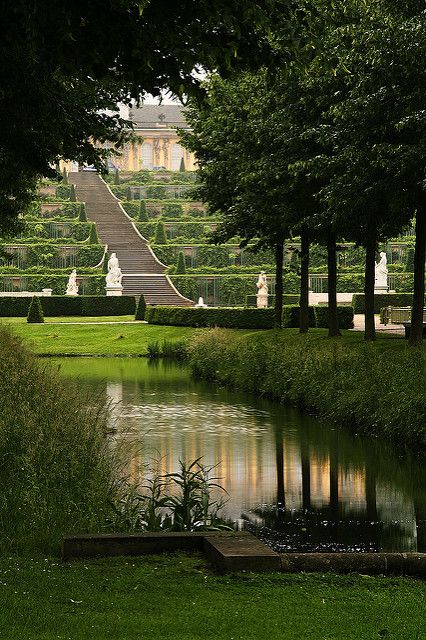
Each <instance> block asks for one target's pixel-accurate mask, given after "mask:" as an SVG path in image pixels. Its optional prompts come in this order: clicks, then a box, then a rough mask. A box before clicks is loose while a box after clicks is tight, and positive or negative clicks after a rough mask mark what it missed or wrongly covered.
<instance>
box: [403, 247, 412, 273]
mask: <svg viewBox="0 0 426 640" xmlns="http://www.w3.org/2000/svg"><path fill="white" fill-rule="evenodd" d="M404 270H405V272H406V273H413V272H414V247H413V246H411V245H410V246H408V247H407V256H406V259H405V269H404Z"/></svg>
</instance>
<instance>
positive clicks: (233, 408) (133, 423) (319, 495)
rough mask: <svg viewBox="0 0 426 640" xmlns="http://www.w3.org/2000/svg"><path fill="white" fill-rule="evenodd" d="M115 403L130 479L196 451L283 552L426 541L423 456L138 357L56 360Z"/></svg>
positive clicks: (406, 546) (240, 510)
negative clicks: (154, 465) (148, 466)
mask: <svg viewBox="0 0 426 640" xmlns="http://www.w3.org/2000/svg"><path fill="white" fill-rule="evenodd" d="M53 362H54V363H55V364H56V365H58V367H59V370H60V372H61V375H63V376H64V377H66V378H73V379H76V381H77V384H78V385H79V386H81V389H82V391H83V390H84V391H86V390H89V391H91V392H92V391H93V392H95V393H96V394H97V395H98V396H99V397H100V398H101V399H102V401H103V402H105V403H108V404H109V405H110V410H109V421H110V427H111V432H112V433H113V434H114V435H113V436H112V437H113V438H114V439H115V440H116V441H120V442H121V443H127V446H128V455H129V464H130V468H131V471H132V473H133V475H134V476H135V477H137V476H138V473H140V469H141V468H142V466H143V465H144V464H145V463H150V462H151V463H152V461H153V460H161V465H162V468H163V469H164V471H165V472H172V471H176V470H177V469H178V467H179V460H180V459H181V460H184V461H186V462H190V461H192V460H195V459H196V458H198V457H200V456H202V457H203V462H204V463H205V464H206V465H217V467H216V469H215V475H216V476H219V477H220V478H221V480H220V484H221V485H222V486H223V487H224V488H225V489H226V491H227V493H228V498H229V499H228V502H227V504H226V506H225V508H224V515H225V516H226V517H228V518H230V519H232V520H233V521H234V522H235V523H236V526H237V527H240V528H242V527H244V528H248V529H249V530H251V531H253V532H255V533H256V534H257V535H258V536H259V537H260V538H262V539H263V540H265V541H266V542H268V544H270V545H271V546H273V548H275V549H276V550H279V551H381V550H383V551H416V550H417V551H423V552H424V551H426V496H425V492H424V487H425V479H426V478H425V475H426V474H425V468H424V464H422V463H423V462H424V461H422V460H419V459H416V458H415V457H414V456H409V455H403V454H402V452H401V454H400V452H398V451H397V450H395V449H393V448H391V447H390V446H389V445H387V444H386V443H384V442H380V441H377V440H372V439H368V438H365V437H361V436H357V435H352V434H350V433H349V430H346V429H343V428H337V427H336V425H334V424H332V423H331V424H329V423H327V422H326V421H320V420H318V419H316V418H314V417H312V416H309V415H307V414H305V413H302V412H300V411H298V410H296V409H293V408H289V407H284V406H281V405H279V404H277V403H273V402H270V401H268V400H265V399H262V398H256V397H254V396H251V395H248V394H243V393H238V392H233V391H230V390H228V389H225V388H222V387H219V386H215V385H213V384H210V383H206V382H202V381H196V380H194V379H193V378H192V377H191V373H190V371H189V370H188V369H187V368H186V367H183V366H180V365H178V364H176V363H171V362H167V361H162V362H158V361H149V360H146V359H144V358H140V359H127V358H116V359H114V358H91V359H90V358H65V359H55V360H54V361H53Z"/></svg>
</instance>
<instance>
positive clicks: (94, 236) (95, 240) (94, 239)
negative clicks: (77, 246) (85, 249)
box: [89, 223, 99, 244]
mask: <svg viewBox="0 0 426 640" xmlns="http://www.w3.org/2000/svg"><path fill="white" fill-rule="evenodd" d="M89 244H99V237H98V232H97V230H96V225H95V223H93V224H92V225H91V227H90V234H89Z"/></svg>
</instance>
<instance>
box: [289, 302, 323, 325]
mask: <svg viewBox="0 0 426 640" xmlns="http://www.w3.org/2000/svg"><path fill="white" fill-rule="evenodd" d="M299 317H300V307H299V305H296V304H288V305H283V315H282V327H283V329H287V328H290V327H298V326H299V324H300V322H299ZM309 326H310V327H315V314H314V307H309Z"/></svg>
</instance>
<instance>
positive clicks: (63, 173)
mask: <svg viewBox="0 0 426 640" xmlns="http://www.w3.org/2000/svg"><path fill="white" fill-rule="evenodd" d="M62 184H68V175H67V170H66V169H65V167H64V168H63V169H62Z"/></svg>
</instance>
